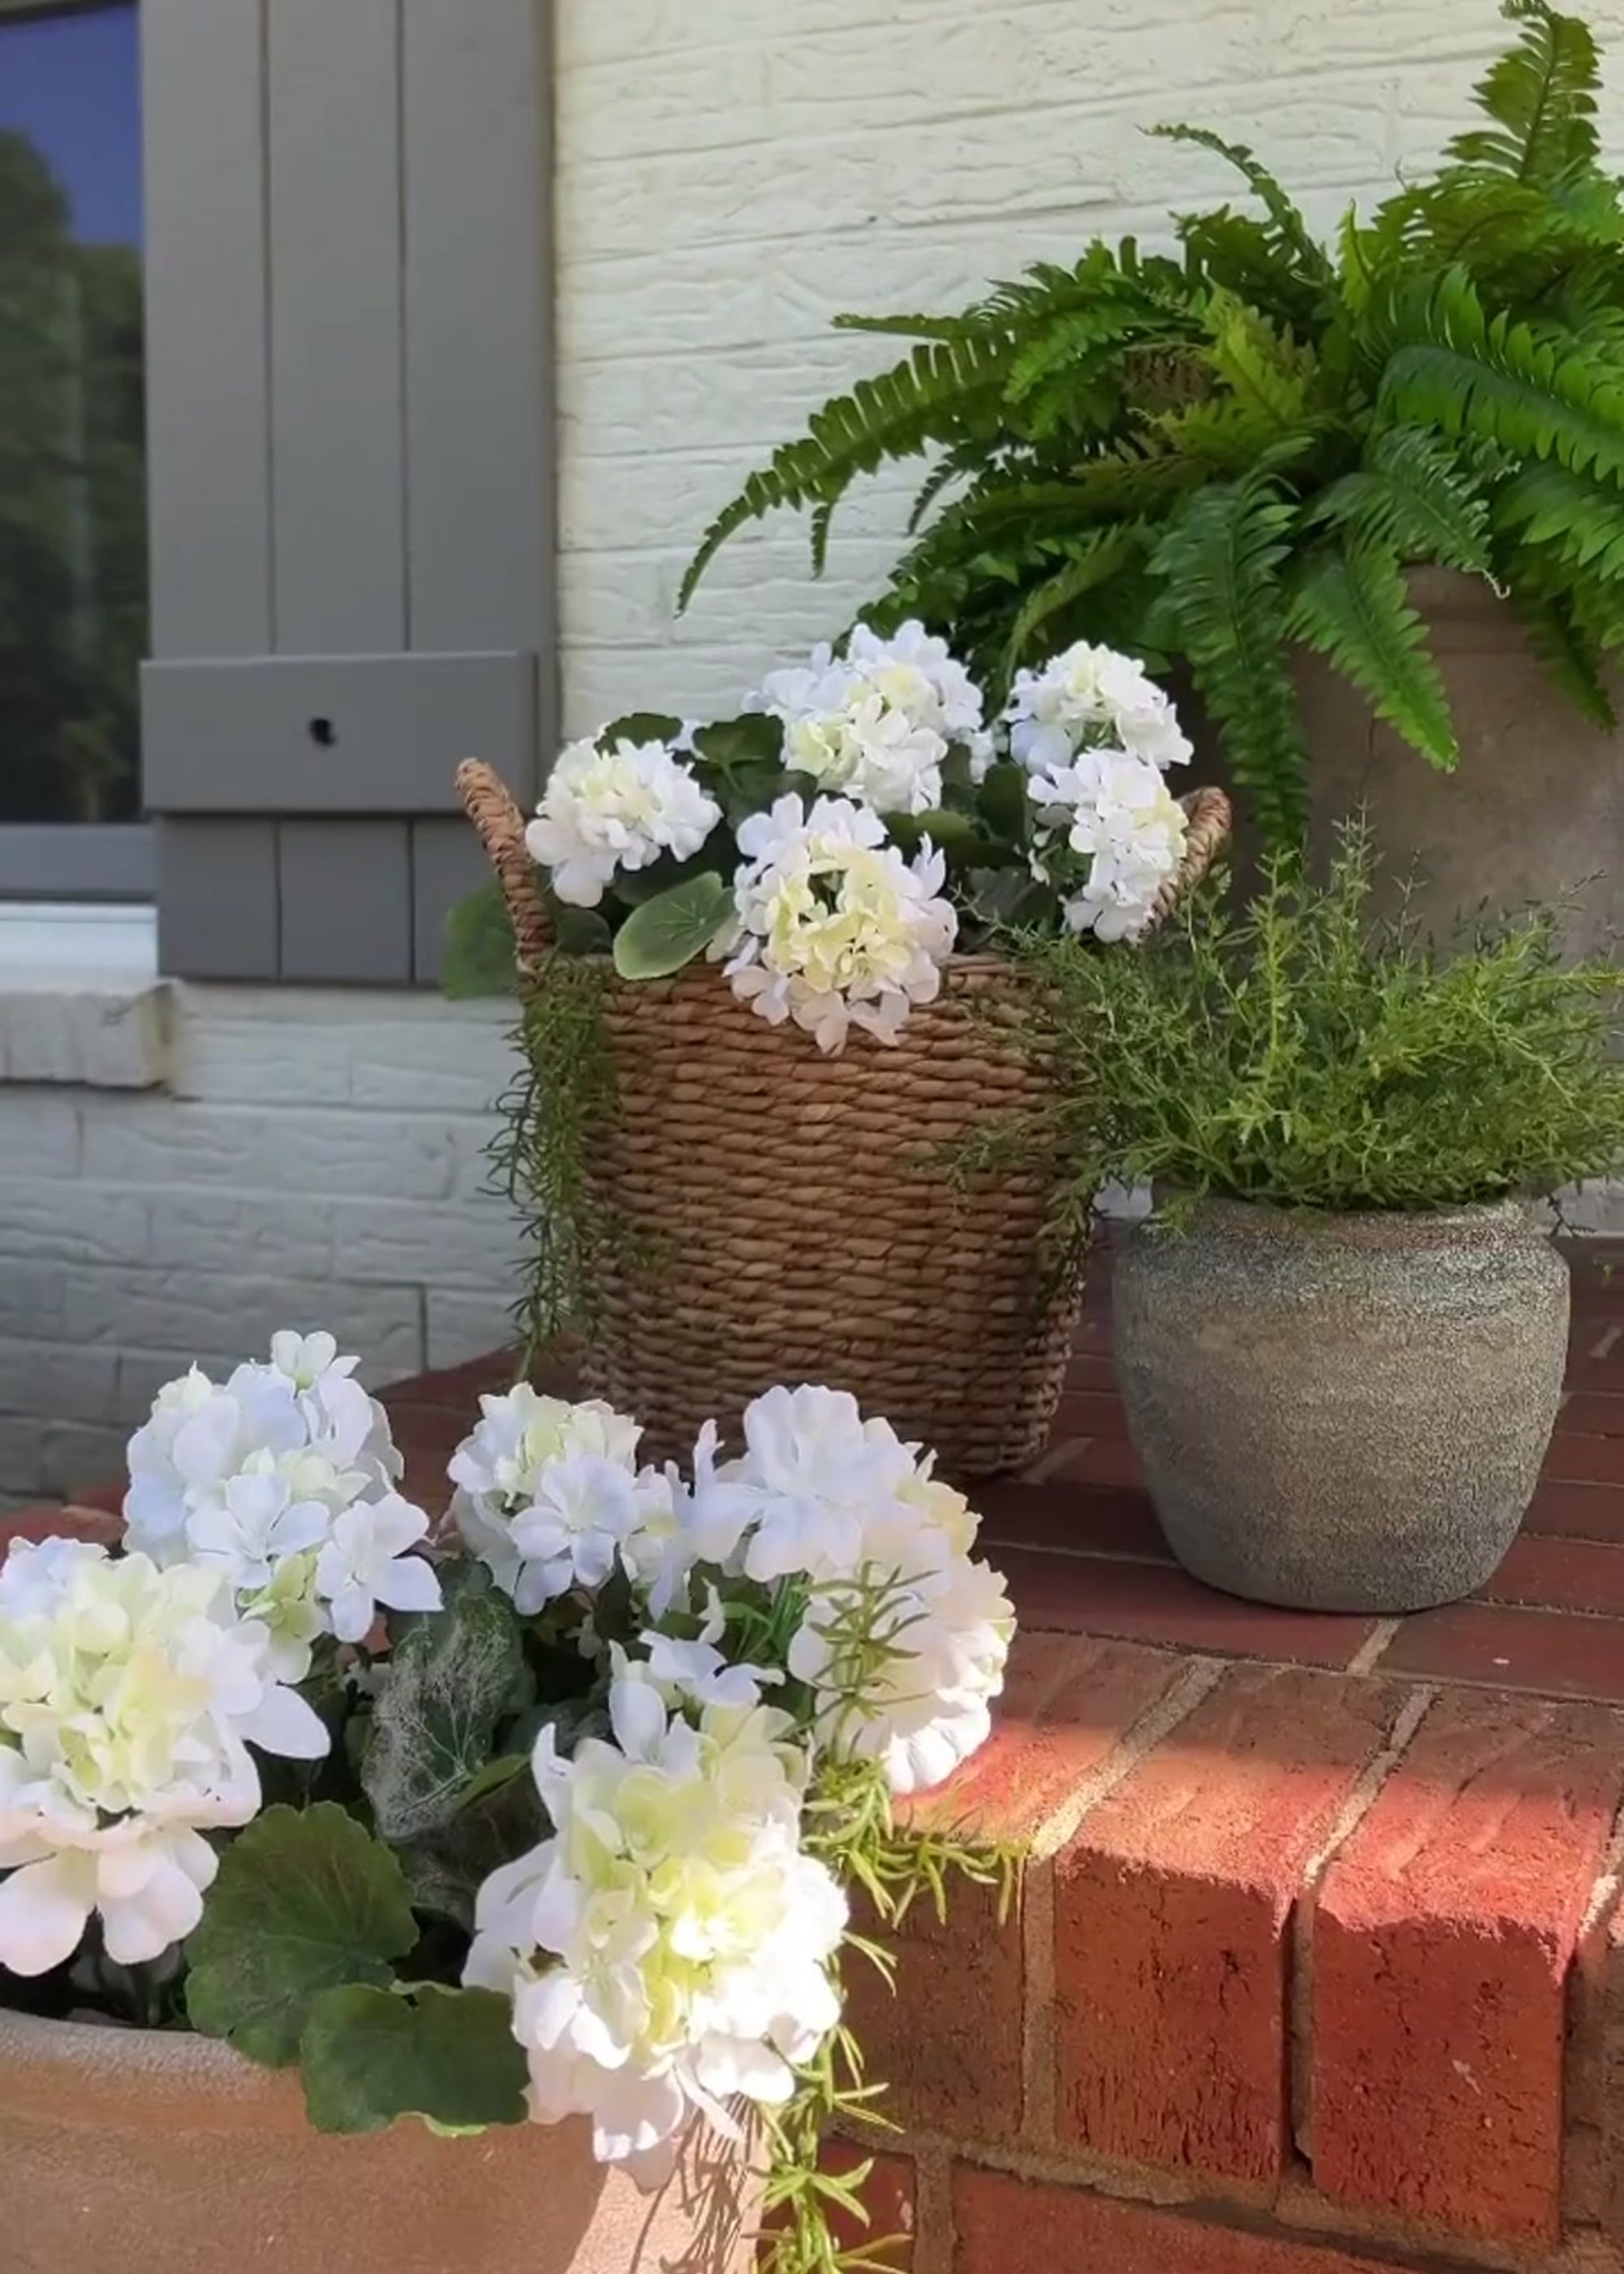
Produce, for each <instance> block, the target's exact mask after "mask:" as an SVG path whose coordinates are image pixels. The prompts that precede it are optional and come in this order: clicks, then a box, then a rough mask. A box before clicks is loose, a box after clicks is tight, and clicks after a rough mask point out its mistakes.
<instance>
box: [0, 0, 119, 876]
mask: <svg viewBox="0 0 1624 2274" xmlns="http://www.w3.org/2000/svg"><path fill="white" fill-rule="evenodd" d="M139 87H140V71H139V41H138V26H137V19H136V7H135V4H134V0H98V4H83V5H56V6H37V5H25V6H18V5H16V4H14V0H0V897H6V898H11V897H19V896H20V897H33V898H47V899H49V898H62V897H69V898H71V897H77V896H79V895H85V896H92V897H95V896H99V897H103V898H113V899H117V898H128V897H139V896H141V895H143V894H144V893H145V892H147V890H148V889H149V878H148V874H147V847H146V832H144V831H142V830H140V829H139V828H137V827H134V826H132V825H134V824H136V823H137V822H138V821H139V815H140V807H141V793H140V751H139V665H140V660H141V658H142V655H143V654H144V652H145V651H146V647H147V506H146V468H145V449H144V439H143V437H144V412H143V354H142V283H141V154H140V94H139Z"/></svg>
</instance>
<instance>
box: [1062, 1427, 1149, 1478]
mask: <svg viewBox="0 0 1624 2274" xmlns="http://www.w3.org/2000/svg"><path fill="white" fill-rule="evenodd" d="M1048 1473H1049V1474H1051V1475H1052V1476H1053V1478H1054V1479H1055V1480H1056V1482H1057V1483H1060V1484H1068V1485H1129V1486H1132V1487H1134V1488H1135V1489H1137V1490H1139V1491H1143V1489H1144V1485H1145V1477H1144V1472H1143V1471H1142V1470H1141V1469H1140V1467H1139V1455H1138V1454H1137V1453H1136V1452H1135V1451H1134V1449H1133V1448H1132V1445H1131V1444H1130V1443H1129V1442H1128V1440H1127V1438H1126V1437H1125V1436H1095V1437H1086V1438H1084V1439H1083V1441H1082V1442H1081V1443H1079V1445H1078V1446H1077V1448H1076V1449H1075V1450H1074V1451H1072V1452H1071V1453H1070V1454H1068V1456H1067V1457H1066V1458H1065V1460H1064V1461H1063V1462H1062V1463H1061V1465H1059V1466H1058V1467H1057V1468H1056V1469H1054V1470H1053V1471H1051V1472H1048Z"/></svg>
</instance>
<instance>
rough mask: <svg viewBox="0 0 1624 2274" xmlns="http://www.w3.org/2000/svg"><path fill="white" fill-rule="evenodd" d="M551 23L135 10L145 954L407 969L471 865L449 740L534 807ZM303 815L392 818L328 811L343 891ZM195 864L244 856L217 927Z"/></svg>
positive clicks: (475, 17) (503, 3)
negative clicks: (154, 916)
mask: <svg viewBox="0 0 1624 2274" xmlns="http://www.w3.org/2000/svg"><path fill="white" fill-rule="evenodd" d="M550 21H551V19H550V11H549V9H548V7H547V5H546V0H477V4H474V0H144V7H143V15H142V22H143V40H144V51H145V66H144V72H145V88H146V102H147V120H148V135H147V139H148V160H147V173H148V200H149V204H148V246H147V261H148V270H149V276H150V278H151V280H152V283H151V289H150V290H149V328H150V332H151V335H152V336H151V338H150V341H149V350H148V353H149V373H150V381H151V386H150V392H151V396H152V403H151V410H150V413H149V417H150V425H151V433H152V438H153V455H152V486H153V526H154V606H153V619H154V660H153V662H152V663H151V664H149V665H148V666H147V669H146V671H145V673H144V674H143V685H142V718H143V739H144V768H145V790H146V796H147V805H148V807H149V809H151V810H152V811H153V812H154V814H155V815H156V816H157V817H159V819H160V822H161V823H166V817H174V818H173V820H172V821H167V825H166V827H165V828H164V830H163V832H162V833H163V835H164V836H165V837H166V838H167V847H166V849H165V850H164V851H163V852H162V854H161V858H160V869H161V883H160V890H161V894H162V897H163V899H164V900H166V901H169V900H172V901H173V910H174V912H173V915H172V918H169V919H167V920H165V921H162V922H161V931H160V937H161V943H162V953H163V957H164V968H165V969H166V970H169V971H172V972H176V973H178V974H179V975H183V976H184V975H197V976H205V975H207V976H227V975H233V976H235V975H241V976H244V977H246V976H253V977H264V976H276V975H283V976H288V977H293V976H298V977H308V978H318V977H322V976H327V977H330V978H333V979H335V980H341V979H346V978H351V977H371V976H374V975H376V976H380V977H382V976H385V975H387V976H390V977H393V978H396V979H399V980H401V981H402V982H408V981H410V980H411V979H412V978H413V977H414V976H415V977H416V978H417V981H418V983H423V982H424V981H425V980H426V979H428V978H430V977H432V974H433V973H434V972H435V971H437V969H438V964H439V941H440V930H441V928H442V924H443V918H444V913H445V906H446V904H447V894H448V892H449V890H450V885H449V880H450V879H451V878H452V877H454V876H455V875H456V874H458V873H462V874H470V873H471V874H472V875H474V876H477V874H478V873H479V870H478V863H477V853H476V850H475V848H474V847H473V846H472V840H471V835H470V837H469V838H468V840H467V843H466V844H465V845H463V846H462V852H461V853H458V852H455V851H454V850H453V849H452V848H453V845H454V843H458V844H460V843H462V840H461V839H454V837H453V835H452V834H451V832H452V831H453V826H454V825H453V823H452V821H451V820H450V818H449V817H451V816H453V815H455V814H456V813H457V811H458V808H457V804H456V798H455V789H454V787H453V774H454V771H455V765H456V764H457V761H458V760H459V759H460V758H462V757H464V756H466V755H468V754H469V753H470V752H474V753H477V755H479V756H481V757H485V758H487V759H489V760H490V762H491V763H492V764H493V765H495V766H496V767H497V768H498V770H499V771H500V772H501V773H502V774H503V775H504V776H505V777H506V778H507V779H508V782H509V783H510V784H511V786H512V787H513V789H514V791H515V794H516V795H517V796H519V797H520V798H521V800H523V801H524V802H529V801H530V800H531V799H532V798H533V797H534V795H535V794H536V788H537V782H538V772H539V770H540V769H539V763H538V761H539V753H540V750H541V748H542V745H543V743H544V742H550V740H551V736H552V732H553V717H554V715H555V702H554V675H555V665H554V657H553V648H554V622H553V618H554V598H553V498H552V480H553V474H552V459H553V448H552V424H553V421H552V402H551V395H550V380H551V341H550V321H551V289H552V287H551V241H550V223H549V219H548V190H549V183H548V168H549V164H550V117H549V101H550V96H549V87H548V73H549V70H550V60H551V58H550V37H551V33H550ZM318 721H320V722H324V723H323V724H322V725H321V726H320V728H316V727H314V722H318ZM327 817H345V819H346V821H347V822H353V823H355V824H357V825H359V824H361V823H363V822H365V823H368V824H371V823H376V824H378V825H387V828H383V829H382V831H381V833H380V834H379V835H377V836H376V837H375V838H374V837H372V836H368V835H366V834H365V833H364V832H359V831H358V830H348V829H347V830H346V832H344V842H345V844H346V846H347V848H348V850H347V853H346V855H345V862H344V863H341V868H342V867H343V866H344V865H345V864H349V867H350V874H351V875H353V873H354V870H353V863H354V862H356V861H357V860H358V859H360V858H361V857H363V855H364V854H365V849H366V848H367V847H370V846H374V845H375V846H376V847H377V848H378V860H379V876H378V878H377V880H376V889H375V890H374V884H373V880H371V879H369V880H368V882H367V883H366V885H365V887H364V888H362V889H360V890H358V891H357V892H355V893H352V894H351V895H350V899H351V900H352V901H353V907H352V908H350V910H349V911H348V912H347V911H346V908H345V907H344V905H343V896H342V895H335V893H334V892H333V891H332V890H331V885H332V879H333V877H334V876H335V874H336V873H338V871H335V869H334V867H333V865H332V863H331V862H327V861H326V860H325V859H324V858H323V857H322V856H320V855H319V854H318V853H317V851H316V848H315V846H314V842H313V840H312V839H311V838H310V837H309V836H308V835H307V834H305V833H304V829H303V824H304V821H305V818H308V820H309V822H310V823H311V824H312V825H315V826H317V827H322V826H335V823H332V822H329V821H328V819H327ZM455 827H456V828H457V829H459V830H460V829H461V828H462V824H461V823H460V822H459V823H457V824H456V825H455ZM266 832H270V834H269V836H268V837H267V834H266ZM336 842H337V838H336V836H335V843H336ZM267 847H269V850H268V852H267ZM189 848H190V850H189ZM278 848H280V850H278ZM194 852H195V854H196V855H198V857H199V858H201V857H202V855H204V854H205V853H207V854H208V855H210V857H211V858H212V860H213V862H214V865H215V868H216V869H217V870H220V871H221V872H222V873H223V872H224V870H227V869H229V868H230V867H232V866H233V865H234V864H235V866H236V867H237V869H238V870H241V871H242V874H243V877H244V880H245V881H244V889H245V890H246V888H247V886H246V880H247V879H248V878H249V877H251V876H252V883H253V889H252V893H251V894H250V896H249V900H248V902H247V904H246V913H245V915H244V923H243V926H242V938H241V940H240V941H238V942H237V944H236V945H233V943H232V942H231V941H230V940H229V938H224V937H222V925H223V924H224V923H225V922H227V919H228V917H229V894H228V895H225V896H223V897H222V894H221V893H220V892H217V891H216V890H215V889H214V885H211V884H210V883H209V881H208V880H207V878H205V879H203V880H202V881H200V882H198V883H196V884H189V883H188V881H187V879H186V877H185V876H184V862H185V861H186V860H187V859H189V858H190V857H192V853H194ZM419 853H420V854H421V855H422V859H421V861H419V860H418V858H417V855H418V854H419ZM267 873H268V875H269V877H270V891H269V896H268V904H267V892H266V887H265V877H266V875H267ZM319 901H320V902H321V903H322V905H320V906H319V905H318V902H319ZM364 901H365V908H364V907H363V906H362V903H363V902H364ZM267 905H268V915H267ZM349 925H353V926H354V927H355V928H356V929H357V930H359V929H360V928H362V927H363V926H364V925H365V927H366V928H367V929H368V930H369V932H370V935H371V937H372V941H373V943H374V945H372V947H370V948H369V947H366V946H364V945H357V944H355V943H354V942H352V941H351V939H350V934H349V931H348V930H346V926H349ZM382 941H387V948H385V947H384V946H381V945H378V943H380V942H382ZM267 956H268V958H269V959H270V961H269V968H267ZM238 964H240V965H241V966H242V968H241V970H240V971H238V970H237V968H235V967H236V965H238ZM386 965H387V973H386V971H385V970H384V969H383V968H381V967H383V966H386ZM324 966H325V967H327V968H322V967H324Z"/></svg>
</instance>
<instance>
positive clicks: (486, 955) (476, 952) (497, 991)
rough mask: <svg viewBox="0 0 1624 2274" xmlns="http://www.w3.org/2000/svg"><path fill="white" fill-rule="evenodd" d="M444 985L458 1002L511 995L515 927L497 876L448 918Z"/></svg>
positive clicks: (442, 963)
mask: <svg viewBox="0 0 1624 2274" xmlns="http://www.w3.org/2000/svg"><path fill="white" fill-rule="evenodd" d="M514 986H515V974H514V944H513V924H512V922H511V921H510V919H509V917H508V904H507V902H506V901H505V900H503V898H502V895H501V890H500V886H499V885H497V883H496V882H495V880H494V878H492V881H491V883H489V884H488V885H481V886H480V887H479V890H478V891H477V892H470V894H469V896H468V898H467V899H466V900H459V901H458V902H457V903H456V906H455V907H454V908H453V909H452V910H451V911H450V913H449V915H447V918H446V938H445V949H444V953H443V954H442V956H441V958H440V990H441V992H442V993H443V994H447V995H450V996H453V997H455V998H458V999H460V1000H464V999H466V998H469V997H471V996H477V995H511V994H512V993H513V991H514Z"/></svg>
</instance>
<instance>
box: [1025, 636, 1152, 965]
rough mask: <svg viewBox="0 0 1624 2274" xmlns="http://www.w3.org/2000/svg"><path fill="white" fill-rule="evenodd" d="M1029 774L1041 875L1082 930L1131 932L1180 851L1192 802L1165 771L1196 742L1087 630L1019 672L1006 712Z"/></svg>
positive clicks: (1130, 665) (1143, 680) (1146, 916)
mask: <svg viewBox="0 0 1624 2274" xmlns="http://www.w3.org/2000/svg"><path fill="white" fill-rule="evenodd" d="M1005 718H1006V720H1007V723H1008V728H1009V736H1010V749H1011V755H1012V756H1013V757H1015V758H1017V759H1018V760H1019V763H1020V764H1022V765H1024V766H1025V767H1026V771H1027V773H1028V775H1029V776H1030V779H1029V780H1028V782H1027V785H1026V791H1027V795H1028V796H1029V798H1030V799H1031V801H1032V802H1033V805H1034V809H1035V816H1036V821H1037V829H1036V832H1035V836H1034V847H1033V855H1032V868H1033V873H1034V876H1036V877H1039V878H1040V879H1041V880H1042V881H1044V882H1047V883H1054V884H1056V885H1058V886H1059V887H1060V889H1061V892H1062V896H1063V897H1062V910H1061V913H1062V916H1063V919H1064V922H1065V924H1066V926H1067V928H1068V929H1069V930H1071V931H1074V932H1093V933H1094V935H1095V936H1096V937H1098V938H1100V939H1102V940H1122V939H1134V938H1137V937H1138V936H1139V934H1140V933H1141V932H1142V931H1143V930H1145V927H1146V926H1147V923H1148V922H1150V919H1151V917H1152V915H1153V914H1154V910H1155V905H1156V900H1157V898H1158V896H1159V894H1160V893H1161V892H1162V886H1163V885H1165V884H1166V883H1167V882H1168V880H1169V878H1170V877H1172V876H1174V875H1175V874H1176V873H1177V869H1178V865H1179V862H1180V861H1181V859H1182V858H1183V855H1184V840H1185V833H1186V832H1185V822H1184V809H1183V808H1182V807H1181V806H1180V804H1179V803H1178V802H1177V799H1176V798H1175V797H1174V796H1173V795H1172V794H1171V793H1170V791H1169V788H1168V787H1167V783H1166V780H1165V779H1164V778H1163V771H1162V770H1163V768H1165V767H1167V766H1169V765H1179V764H1184V761H1185V760H1186V759H1188V757H1190V755H1191V744H1190V742H1189V741H1188V739H1187V738H1186V737H1185V735H1184V733H1183V731H1182V730H1181V728H1180V727H1179V724H1178V716H1177V712H1176V711H1175V709H1174V707H1173V704H1172V702H1171V700H1170V699H1169V697H1168V695H1167V694H1166V692H1165V690H1164V689H1162V688H1160V687H1158V686H1157V685H1156V683H1155V681H1154V680H1152V679H1151V678H1150V677H1149V676H1148V675H1147V673H1146V671H1145V668H1144V666H1143V665H1142V664H1140V663H1139V661H1137V659H1135V658H1133V657H1132V656H1126V655H1119V654H1117V653H1116V651H1114V650H1113V649H1110V648H1104V647H1091V646H1089V645H1088V644H1087V643H1086V642H1084V641H1079V643H1078V644H1077V645H1076V646H1074V647H1071V648H1068V649H1067V650H1066V651H1065V652H1064V654H1063V655H1057V656H1056V657H1055V658H1054V659H1053V661H1052V662H1050V663H1049V664H1048V665H1046V666H1045V667H1044V668H1043V670H1041V671H1039V672H1032V671H1023V672H1020V673H1019V674H1018V675H1017V677H1016V681H1015V686H1014V690H1013V692H1012V694H1011V698H1010V704H1009V708H1008V711H1007V712H1006V713H1005Z"/></svg>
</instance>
